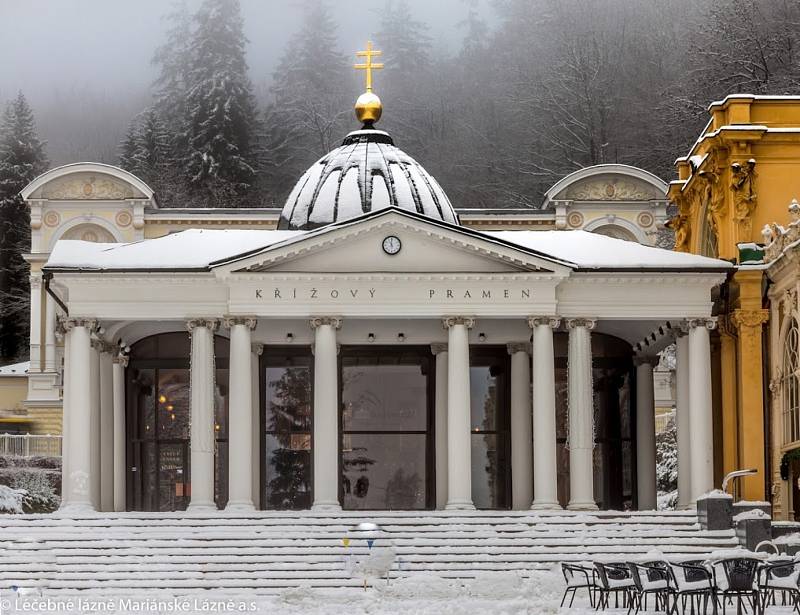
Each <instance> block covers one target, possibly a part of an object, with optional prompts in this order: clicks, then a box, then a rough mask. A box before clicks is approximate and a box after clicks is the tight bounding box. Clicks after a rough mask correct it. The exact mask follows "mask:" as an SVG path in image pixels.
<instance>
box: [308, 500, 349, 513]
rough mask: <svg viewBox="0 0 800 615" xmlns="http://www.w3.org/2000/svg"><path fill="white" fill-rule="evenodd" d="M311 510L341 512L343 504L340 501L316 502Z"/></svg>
mask: <svg viewBox="0 0 800 615" xmlns="http://www.w3.org/2000/svg"><path fill="white" fill-rule="evenodd" d="M311 510H313V511H316V512H341V510H342V505H341V504H339V502H335V501H334V502H314V503H313V504H312V505H311Z"/></svg>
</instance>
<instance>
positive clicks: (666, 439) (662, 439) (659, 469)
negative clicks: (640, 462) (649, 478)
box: [656, 418, 678, 510]
mask: <svg viewBox="0 0 800 615" xmlns="http://www.w3.org/2000/svg"><path fill="white" fill-rule="evenodd" d="M656 483H657V485H658V504H659V506H658V507H659V509H660V510H669V509H672V508H675V504H676V502H677V489H678V442H677V434H676V430H675V419H674V418H671V419H669V421H668V422H667V425H666V427H665V428H664V431H662V432H661V433H659V434H658V435H656ZM673 492H674V493H673Z"/></svg>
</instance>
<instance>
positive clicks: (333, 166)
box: [278, 128, 458, 229]
mask: <svg viewBox="0 0 800 615" xmlns="http://www.w3.org/2000/svg"><path fill="white" fill-rule="evenodd" d="M386 207H399V208H400V209H405V210H408V211H414V212H417V213H420V214H422V215H425V216H428V217H430V218H435V219H437V220H444V221H445V222H450V223H451V224H458V217H457V216H456V213H455V211H454V210H453V206H452V205H451V204H450V200H449V199H448V198H447V195H446V194H445V193H444V190H442V188H441V186H439V184H438V183H437V182H436V180H435V179H434V178H433V177H431V176H430V175H429V174H428V172H427V171H426V170H425V169H424V168H422V166H421V165H420V164H419V163H418V162H417V161H416V160H414V159H413V158H412V157H411V156H409V155H408V154H406V153H405V152H404V151H402V150H401V149H399V148H398V147H396V146H395V144H394V142H393V141H392V138H391V137H390V136H389V134H388V133H386V132H383V131H382V130H375V129H370V128H366V129H362V130H356V131H354V132H351V133H350V134H349V135H347V137H346V138H345V140H344V141H343V142H342V145H341V146H339V147H337V148H336V149H335V150H333V151H332V152H330V153H328V154H326V155H325V156H323V157H322V158H320V159H319V160H318V161H317V162H316V163H314V165H312V167H311V168H310V169H309V170H308V171H306V172H305V173H304V174H303V176H302V177H301V178H300V181H298V182H297V184H296V185H295V187H294V189H293V190H292V192H291V194H289V198H288V199H286V204H285V205H284V206H283V211H282V212H281V218H280V221H279V223H278V228H279V229H312V228H316V227H319V226H324V225H326V224H330V223H332V222H341V221H342V220H348V219H350V218H355V217H357V216H360V215H362V214H365V213H367V212H370V211H375V210H378V209H384V208H386Z"/></svg>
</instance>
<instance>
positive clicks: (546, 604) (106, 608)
mask: <svg viewBox="0 0 800 615" xmlns="http://www.w3.org/2000/svg"><path fill="white" fill-rule="evenodd" d="M563 591H564V582H563V580H562V577H561V574H560V573H559V572H558V570H557V569H553V570H551V571H541V572H534V573H533V574H532V575H531V576H530V577H528V578H523V577H521V576H519V575H517V574H513V573H491V574H488V573H487V574H482V575H480V576H479V577H477V578H476V579H473V580H469V581H463V582H461V581H454V580H449V579H443V578H440V577H436V576H433V575H424V576H414V577H408V578H405V579H401V580H394V581H391V582H390V583H388V584H387V583H386V582H385V581H370V582H369V586H368V588H367V590H366V591H364V590H361V589H352V588H350V589H342V590H336V589H312V588H304V587H300V588H296V589H292V590H287V591H285V592H284V593H283V594H280V595H278V596H274V597H263V596H262V597H258V596H252V595H247V594H236V595H234V594H227V593H226V594H215V593H213V592H208V593H202V594H197V595H195V596H188V597H186V596H181V597H173V596H170V595H168V594H163V595H153V594H149V593H148V594H147V595H142V596H130V595H127V596H120V597H115V596H111V595H106V594H86V595H82V596H81V597H80V598H78V597H72V598H68V597H64V596H60V597H59V598H50V600H51V602H49V603H48V593H47V592H44V594H43V595H39V594H27V595H20V594H11V595H9V593H8V592H5V593H3V594H0V615H11V614H13V613H37V614H40V613H41V614H43V613H81V614H89V613H92V614H94V613H98V614H99V613H108V614H114V615H123V614H124V615H130V614H134V613H136V614H137V615H138V614H141V613H150V614H153V615H156V614H158V615H167V614H171V613H192V614H198V613H209V612H222V613H264V614H266V613H269V614H270V615H300V614H302V615H330V614H335V615H388V614H390V613H391V614H395V613H402V614H403V615H467V614H470V615H473V614H483V613H487V614H492V615H495V614H496V615H517V614H525V615H588V614H589V613H594V612H595V611H594V610H593V609H592V608H590V606H589V604H588V601H587V599H586V597H585V595H583V596H579V597H578V599H576V601H575V605H574V607H573V608H567V607H564V608H560V607H559V603H560V601H561V596H562V593H563ZM59 601H60V602H59ZM65 603H66V604H65ZM612 605H613V599H612ZM604 612H605V613H607V614H609V615H612V614H613V615H622V614H623V613H625V614H627V609H624V608H620V609H613V608H612V609H609V610H606V611H604ZM791 612H792V609H791V608H789V607H771V608H769V609H767V614H768V615H779V614H780V615H783V614H787V615H788V613H791ZM642 613H645V612H644V611H642ZM646 613H647V615H649V614H651V613H655V611H647V612H646Z"/></svg>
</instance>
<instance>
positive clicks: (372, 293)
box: [369, 288, 375, 299]
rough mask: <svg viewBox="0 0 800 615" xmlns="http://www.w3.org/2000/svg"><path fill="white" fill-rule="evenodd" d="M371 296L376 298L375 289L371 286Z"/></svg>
mask: <svg viewBox="0 0 800 615" xmlns="http://www.w3.org/2000/svg"><path fill="white" fill-rule="evenodd" d="M369 297H370V299H374V298H375V289H374V288H370V289H369Z"/></svg>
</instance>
